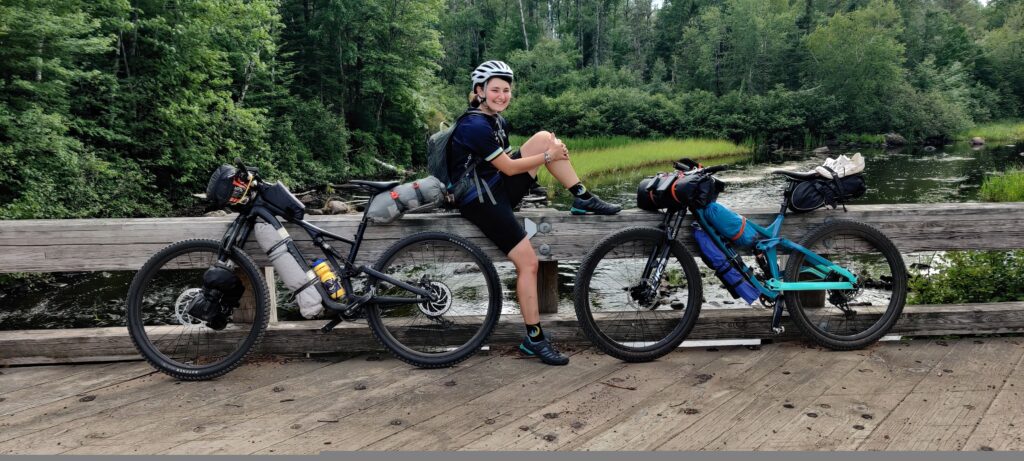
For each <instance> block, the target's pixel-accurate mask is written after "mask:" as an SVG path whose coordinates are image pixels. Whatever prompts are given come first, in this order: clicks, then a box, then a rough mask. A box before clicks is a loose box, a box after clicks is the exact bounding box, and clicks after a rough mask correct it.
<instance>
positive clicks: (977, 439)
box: [964, 338, 1024, 451]
mask: <svg viewBox="0 0 1024 461" xmlns="http://www.w3.org/2000/svg"><path fill="white" fill-rule="evenodd" d="M1007 342H1008V343H1009V344H1011V345H1014V346H1016V347H1017V349H1018V353H1019V354H1020V349H1021V348H1022V347H1024V345H1022V344H1021V342H1020V341H1019V339H1017V338H1014V339H1009V340H1008V341H1007ZM1020 355H1021V360H1019V361H1018V362H1017V365H1016V366H1015V367H1014V368H1013V371H1012V372H1011V373H1010V376H1009V377H1008V378H1007V380H1006V381H1005V382H1003V384H1002V386H1001V388H1000V389H999V393H998V394H997V395H996V398H995V399H994V400H993V401H992V404H991V405H989V407H988V410H987V411H985V415H984V416H983V417H982V420H981V423H980V424H978V427H976V428H975V429H974V432H973V433H972V434H971V436H970V437H969V438H968V439H967V442H966V443H965V444H964V450H965V451H967V450H970V451H976V450H986V449H991V450H993V451H1011V450H1013V451H1020V450H1024V413H1021V411H1020V409H1021V408H1022V407H1024V354H1020Z"/></svg>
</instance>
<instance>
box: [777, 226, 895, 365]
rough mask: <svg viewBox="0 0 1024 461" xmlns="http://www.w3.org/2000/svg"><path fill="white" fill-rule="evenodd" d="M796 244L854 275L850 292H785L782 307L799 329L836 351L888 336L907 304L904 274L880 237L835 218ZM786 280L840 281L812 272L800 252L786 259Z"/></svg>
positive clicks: (889, 246) (889, 244)
mask: <svg viewBox="0 0 1024 461" xmlns="http://www.w3.org/2000/svg"><path fill="white" fill-rule="evenodd" d="M800 245H801V246H803V247H804V248H807V249H808V250H810V251H812V252H814V253H816V254H818V255H819V256H821V257H823V258H825V259H827V260H829V261H831V262H832V263H834V264H836V265H837V266H839V267H842V268H844V269H846V270H847V271H849V272H850V273H852V274H853V275H854V276H856V277H857V284H856V285H855V286H854V288H853V289H851V290H820V291H787V292H786V293H785V299H786V308H787V309H788V310H789V314H790V317H791V318H792V319H793V322H794V323H796V325H797V326H798V327H799V328H800V329H801V331H803V332H804V333H805V334H807V336H810V337H811V339H813V340H814V341H815V342H817V343H818V344H820V345H822V346H825V347H828V348H831V349H837V350H851V349H860V348H862V347H865V346H867V345H869V344H872V343H874V342H875V341H878V340H879V339H881V338H882V336H884V335H885V334H886V333H888V332H889V330H890V329H891V328H892V326H893V325H894V324H895V323H896V320H897V319H898V318H899V316H900V313H901V312H903V305H904V303H905V302H906V300H907V271H906V267H905V266H904V265H903V257H902V256H900V252H899V251H898V250H897V249H896V246H895V245H893V243H892V242H891V241H890V240H889V239H888V238H887V237H886V236H885V235H884V234H882V233H881V232H879V231H878V229H875V228H874V227H871V226H869V225H867V224H864V223H859V222H856V221H848V220H836V221H832V222H828V223H826V224H824V225H822V226H821V227H818V228H817V229H814V230H812V231H811V232H810V233H809V234H808V235H807V236H806V237H804V239H803V241H801V242H800ZM784 279H785V281H787V282H797V281H799V282H836V281H841V280H844V279H843V278H842V277H841V276H839V275H838V274H834V273H831V272H828V271H827V270H824V269H821V268H815V267H814V265H813V264H811V263H810V262H809V261H808V260H807V257H806V255H804V254H803V253H799V252H794V253H793V254H791V255H790V256H789V260H788V261H787V263H786V274H785V277H784Z"/></svg>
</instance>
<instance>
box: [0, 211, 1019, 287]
mask: <svg viewBox="0 0 1024 461" xmlns="http://www.w3.org/2000/svg"><path fill="white" fill-rule="evenodd" d="M848 209H849V213H843V212H842V210H841V209H840V210H818V211H815V212H812V213H806V214H802V215H791V216H788V217H787V218H786V224H785V229H784V230H783V234H784V235H785V236H786V237H788V238H790V239H791V240H799V239H800V237H802V236H803V235H804V234H806V233H807V231H808V230H809V229H811V228H813V227H815V226H818V225H820V224H822V223H823V222H825V221H826V220H828V219H853V220H857V221H862V222H865V223H868V224H871V225H872V226H875V227H877V228H878V229H879V230H881V231H882V232H884V233H885V234H886V235H888V236H889V237H890V238H891V239H892V240H893V242H894V243H895V244H896V246H897V247H898V248H899V249H900V250H901V251H902V252H904V253H910V252H918V251H941V250H970V249H973V250H1002V249H1016V248H1020V246H1021V244H1020V242H1022V241H1024V202H1012V203H934V204H904V205H859V206H850V207H848ZM737 211H739V212H741V213H743V214H744V215H746V216H747V217H748V218H750V219H752V220H753V221H755V222H759V223H769V222H771V220H772V219H774V217H775V212H776V211H777V210H776V209H774V208H772V209H765V208H760V209H739V210H737ZM517 215H518V216H519V217H520V218H530V219H532V220H533V221H534V222H537V223H545V224H546V225H547V226H550V228H549V229H546V230H547V232H540V233H538V234H537V235H535V236H534V237H533V239H532V241H533V244H534V247H535V248H538V249H540V248H541V247H542V246H543V245H546V247H545V248H546V249H547V250H548V251H544V252H541V251H538V257H539V258H540V259H541V260H544V261H559V260H561V261H574V260H579V259H581V258H582V257H583V255H584V254H586V252H587V251H589V250H590V248H592V247H593V245H594V243H596V242H597V241H598V240H600V239H601V238H602V237H604V236H606V235H608V234H610V233H611V232H614V231H616V230H619V229H623V228H625V227H630V226H653V225H656V224H658V223H659V222H660V215H659V214H656V213H649V212H643V211H639V210H626V211H624V212H622V213H620V214H618V215H615V216H572V215H569V214H568V213H566V212H564V211H557V210H530V211H525V212H521V213H518V214H517ZM359 219H360V216H359V215H343V216H310V217H309V221H310V222H311V223H313V224H316V225H317V226H320V227H323V228H324V229H327V230H329V231H331V232H335V233H337V234H340V235H342V236H351V235H353V234H354V233H355V230H356V227H357V226H358V222H359ZM230 222H231V219H230V218H149V219H82V220H75V219H69V220H12V221H0V272H67V271H99V270H137V269H138V268H139V267H141V266H142V264H143V263H144V262H145V261H146V260H147V259H148V258H149V257H150V256H152V255H153V253H155V252H157V251H159V250H160V249H161V248H163V247H165V246H167V245H169V244H170V243H172V242H175V241H178V240H182V239H187V238H210V239H217V238H219V237H220V235H221V234H222V233H223V231H224V229H225V228H226V227H227V225H228V223H230ZM288 227H289V229H290V232H291V234H292V236H293V237H294V238H295V239H296V240H297V241H298V242H299V243H300V246H301V247H302V248H303V249H304V251H309V252H310V253H309V254H310V255H312V254H313V253H312V250H313V248H312V246H311V244H310V242H309V237H308V236H307V235H305V233H304V232H302V231H301V230H300V229H298V228H295V227H293V226H290V225H289V226H288ZM428 230H434V231H438V230H440V231H446V232H452V233H455V234H457V235H462V236H464V237H466V238H468V239H469V240H470V241H472V242H473V243H475V244H477V245H479V246H480V247H481V248H483V249H484V250H485V251H486V252H487V253H489V254H490V256H491V257H492V258H493V259H495V260H496V261H503V260H505V256H504V255H503V254H500V252H499V251H498V250H497V249H496V248H495V247H494V246H493V245H492V244H491V243H490V241H489V240H487V238H485V237H484V236H483V235H482V234H481V233H480V231H479V230H478V229H477V228H476V227H475V226H473V225H472V224H471V223H469V222H468V221H466V220H464V219H463V218H462V217H461V216H459V215H458V214H457V213H434V214H423V215H407V216H405V217H403V218H402V219H400V220H398V221H396V222H395V223H392V224H387V225H374V226H370V227H369V228H368V230H367V233H366V240H365V241H364V244H363V251H362V253H361V254H360V256H359V259H360V262H363V263H370V262H372V261H374V260H375V259H376V258H377V256H379V255H380V254H381V253H382V252H383V251H384V249H386V248H387V247H388V246H390V245H391V244H393V243H394V242H395V241H397V240H398V239H399V238H401V237H404V236H407V235H411V234H413V233H416V232H421V231H428ZM680 240H681V241H682V242H683V243H685V244H687V245H689V246H690V247H691V249H692V248H693V247H692V242H691V240H690V233H689V232H682V233H681V236H680ZM340 246H341V247H343V249H344V250H347V248H344V247H346V246H345V245H340ZM246 249H247V251H248V252H249V253H250V254H251V255H252V256H254V257H255V259H256V260H257V263H259V264H263V265H265V264H266V258H265V257H264V255H263V252H262V251H261V250H260V249H259V248H258V247H257V246H256V245H255V244H254V243H252V244H250V245H248V246H247V247H246Z"/></svg>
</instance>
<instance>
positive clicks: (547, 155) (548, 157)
mask: <svg viewBox="0 0 1024 461" xmlns="http://www.w3.org/2000/svg"><path fill="white" fill-rule="evenodd" d="M544 163H551V153H550V152H545V153H544Z"/></svg>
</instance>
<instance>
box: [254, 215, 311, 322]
mask: <svg viewBox="0 0 1024 461" xmlns="http://www.w3.org/2000/svg"><path fill="white" fill-rule="evenodd" d="M254 231H255V233H256V242H257V243H259V244H260V248H262V249H263V251H265V252H267V258H268V259H270V263H271V264H273V265H274V270H275V271H276V272H277V275H278V276H280V277H281V280H282V281H283V282H284V284H285V286H287V287H288V288H289V289H290V290H292V291H293V292H294V291H295V290H297V289H299V288H300V287H302V286H303V285H305V284H306V283H308V282H309V281H310V280H318V279H319V278H318V277H317V276H316V274H315V273H314V272H313V271H312V270H308V271H304V270H302V266H299V263H298V261H296V260H295V257H294V256H292V254H291V253H289V252H288V245H286V244H285V242H286V241H287V240H291V236H290V235H288V231H287V230H285V228H284V227H281V228H280V229H274V226H272V225H270V224H267V223H265V222H257V223H256V226H255V229H254ZM267 283H274V281H273V280H267ZM316 283H319V282H313V284H312V285H309V286H307V287H306V288H305V289H303V290H302V291H300V292H298V293H296V294H295V302H296V303H297V304H298V305H299V312H301V313H302V316H303V317H305V318H307V319H311V318H313V317H316V316H317V314H319V313H321V312H323V310H324V305H323V298H321V297H320V292H319V291H317V290H316Z"/></svg>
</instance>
